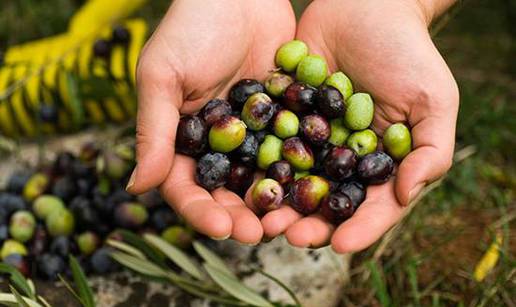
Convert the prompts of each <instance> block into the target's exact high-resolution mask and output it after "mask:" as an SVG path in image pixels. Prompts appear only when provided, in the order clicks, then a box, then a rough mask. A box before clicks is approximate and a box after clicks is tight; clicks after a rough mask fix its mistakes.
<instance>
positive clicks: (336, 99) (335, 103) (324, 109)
mask: <svg viewBox="0 0 516 307" xmlns="http://www.w3.org/2000/svg"><path fill="white" fill-rule="evenodd" d="M315 100H316V102H317V108H318V109H319V112H321V114H323V115H324V116H325V117H326V118H329V119H331V118H337V117H342V116H344V111H345V104H344V98H343V97H342V94H341V93H340V92H339V90H337V89H336V88H334V87H333V86H327V85H322V86H321V87H319V91H318V92H317V95H316V96H315Z"/></svg>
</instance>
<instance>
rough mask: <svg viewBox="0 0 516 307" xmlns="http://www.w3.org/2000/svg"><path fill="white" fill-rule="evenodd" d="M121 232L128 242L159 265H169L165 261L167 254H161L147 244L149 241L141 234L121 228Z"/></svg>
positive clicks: (163, 266) (164, 266)
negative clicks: (141, 236)
mask: <svg viewBox="0 0 516 307" xmlns="http://www.w3.org/2000/svg"><path fill="white" fill-rule="evenodd" d="M119 233H120V235H121V236H122V238H123V239H124V241H125V242H126V243H128V244H129V245H131V246H133V247H135V248H137V249H138V250H139V251H141V252H142V253H144V254H145V256H147V258H149V260H150V261H151V262H153V263H155V264H157V265H159V266H160V267H162V268H166V267H167V265H166V263H165V256H164V255H163V254H160V253H159V252H158V251H156V249H155V248H154V247H152V246H150V245H149V244H147V242H145V241H144V240H142V239H141V238H140V236H138V235H136V234H134V233H133V232H130V231H127V230H123V229H121V230H119Z"/></svg>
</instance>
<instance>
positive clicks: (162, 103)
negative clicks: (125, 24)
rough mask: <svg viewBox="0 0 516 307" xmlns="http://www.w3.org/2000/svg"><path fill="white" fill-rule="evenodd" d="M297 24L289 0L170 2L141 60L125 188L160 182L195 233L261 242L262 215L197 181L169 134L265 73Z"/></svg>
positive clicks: (188, 160)
mask: <svg viewBox="0 0 516 307" xmlns="http://www.w3.org/2000/svg"><path fill="white" fill-rule="evenodd" d="M295 28H296V21H295V16H294V13H293V11H292V7H291V5H290V2H289V1H287V0H270V1H261V0H246V1H233V0H217V1H215V0H209V1H206V0H175V1H174V2H173V4H172V6H171V7H170V9H169V11H168V12H167V14H166V16H165V17H164V18H163V20H162V22H161V24H160V25H159V27H158V29H157V30H156V32H155V33H154V34H153V36H152V37H151V38H150V40H149V41H148V43H147V45H146V46H145V48H144V50H143V51H142V55H141V57H140V61H139V64H138V70H137V83H138V85H137V87H138V96H139V106H138V118H137V126H136V131H137V136H136V137H137V139H136V140H137V144H136V150H137V166H136V168H135V170H134V171H133V175H132V176H131V179H130V180H129V184H128V186H127V190H128V191H129V192H130V193H134V194H138V193H142V192H145V191H147V190H149V189H151V188H153V187H157V186H160V190H161V193H162V195H163V197H164V198H165V199H166V201H167V202H168V203H169V204H171V205H172V207H173V208H174V209H175V210H176V212H177V213H178V214H179V215H181V216H182V217H184V218H185V219H186V221H187V222H188V223H190V224H191V225H192V226H193V227H194V228H195V229H196V230H197V231H199V232H201V233H204V234H206V235H208V236H211V237H214V238H226V237H228V236H231V237H232V238H234V239H235V240H237V241H240V242H243V243H248V244H255V243H258V242H259V241H260V240H261V238H262V235H263V229H262V226H261V224H260V221H259V219H258V218H257V217H256V216H255V214H254V213H253V212H252V211H251V210H249V209H248V208H247V207H246V206H245V204H244V202H243V201H242V200H241V199H240V197H238V196H237V195H236V194H234V193H232V192H229V191H228V190H225V189H224V188H219V189H217V190H215V191H213V192H212V193H211V194H210V193H209V192H208V191H206V190H205V189H203V188H201V187H200V186H198V185H197V184H196V183H195V181H194V172H195V161H194V160H193V159H191V158H189V157H186V156H183V155H179V154H177V155H174V138H175V135H176V129H177V124H178V121H179V117H180V114H190V113H194V112H196V111H198V110H200V109H201V108H202V107H203V105H204V104H205V103H206V102H207V101H208V100H210V99H212V98H215V97H225V96H226V94H227V92H228V90H229V88H230V87H231V85H233V84H234V83H235V82H236V81H238V80H240V79H243V78H253V79H258V80H263V79H265V77H266V76H267V74H268V71H269V70H271V69H274V55H275V52H276V49H278V47H279V46H280V45H281V44H282V43H284V42H286V41H289V40H291V39H293V38H294V35H295Z"/></svg>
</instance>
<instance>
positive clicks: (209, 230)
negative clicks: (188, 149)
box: [160, 155, 232, 239]
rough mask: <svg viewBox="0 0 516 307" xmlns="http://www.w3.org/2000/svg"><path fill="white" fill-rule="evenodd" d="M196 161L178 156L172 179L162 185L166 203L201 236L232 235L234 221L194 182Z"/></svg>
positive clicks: (222, 236) (220, 237) (216, 237)
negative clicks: (201, 234)
mask: <svg viewBox="0 0 516 307" xmlns="http://www.w3.org/2000/svg"><path fill="white" fill-rule="evenodd" d="M194 172H195V161H194V160H193V159H191V158H188V157H186V156H183V155H176V158H175V160H174V165H173V166H172V170H171V171H170V176H169V177H168V178H167V179H166V180H165V182H164V183H163V184H162V185H161V187H160V189H161V194H162V195H163V197H164V198H165V200H166V201H167V202H168V203H169V204H170V205H171V206H172V207H173V208H174V210H175V211H176V212H177V213H178V214H179V215H181V216H182V217H183V218H184V219H185V220H186V221H187V222H188V223H189V224H190V225H192V227H194V228H195V229H196V230H197V231H198V232H200V233H203V234H205V235H207V236H210V237H212V238H215V239H226V238H228V237H229V236H230V235H231V230H232V220H231V216H230V214H229V213H228V212H227V210H226V209H225V208H224V207H223V206H222V205H220V204H219V203H218V202H216V201H215V200H214V199H213V197H212V196H211V194H210V193H209V192H208V191H206V190H205V189H203V188H202V187H200V186H199V185H197V183H196V182H195V180H194Z"/></svg>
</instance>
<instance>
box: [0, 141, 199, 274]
mask: <svg viewBox="0 0 516 307" xmlns="http://www.w3.org/2000/svg"><path fill="white" fill-rule="evenodd" d="M133 166H134V150H133V148H132V146H128V145H116V146H113V147H110V148H106V149H105V150H100V149H99V148H97V147H96V146H95V145H94V144H92V143H87V144H84V145H83V146H82V148H81V149H80V151H79V154H78V155H74V154H72V153H70V152H62V153H59V154H58V155H57V156H56V158H55V160H54V161H52V162H51V163H49V165H46V166H43V167H41V168H40V169H38V170H36V171H34V170H28V169H23V170H19V171H16V172H14V173H13V174H12V175H11V176H10V177H9V179H8V181H7V185H6V187H5V190H3V191H0V246H1V247H0V259H1V261H3V262H5V263H8V264H11V265H13V266H15V267H16V268H18V270H19V271H20V272H22V273H23V274H24V275H26V276H32V275H34V276H36V277H39V278H42V279H50V280H55V279H56V278H57V275H58V274H67V270H68V266H67V265H66V263H67V259H68V255H69V254H72V255H75V256H76V257H77V258H78V260H79V263H80V264H81V266H82V268H83V269H84V271H85V272H86V273H94V274H105V273H109V272H112V271H114V270H117V269H118V266H117V265H116V263H115V262H114V261H113V260H112V259H111V257H110V253H111V252H112V249H111V248H110V247H109V246H107V245H105V244H104V243H105V241H106V239H114V240H120V239H121V235H120V232H119V230H120V229H127V230H131V231H134V232H137V233H142V232H152V233H157V234H160V235H161V236H162V237H163V238H164V239H165V240H167V241H168V242H170V243H172V244H175V245H176V246H178V247H181V248H187V247H189V245H190V243H191V241H192V240H193V236H194V235H195V234H194V233H193V231H192V230H191V228H189V227H188V226H186V225H185V224H184V223H182V221H180V220H179V219H178V217H177V216H176V215H175V214H174V212H173V211H172V210H171V209H170V207H169V206H168V205H167V204H166V203H165V202H164V201H163V200H162V198H161V197H160V195H159V193H158V192H157V191H156V190H152V191H150V192H148V193H145V194H142V195H139V196H137V197H135V196H133V195H130V194H128V193H127V192H126V191H125V185H126V183H127V181H128V176H129V175H130V171H131V169H132V167H133Z"/></svg>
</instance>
